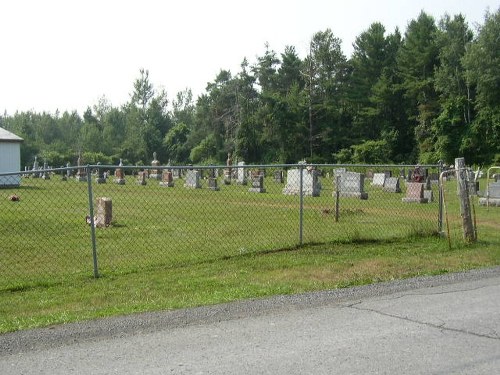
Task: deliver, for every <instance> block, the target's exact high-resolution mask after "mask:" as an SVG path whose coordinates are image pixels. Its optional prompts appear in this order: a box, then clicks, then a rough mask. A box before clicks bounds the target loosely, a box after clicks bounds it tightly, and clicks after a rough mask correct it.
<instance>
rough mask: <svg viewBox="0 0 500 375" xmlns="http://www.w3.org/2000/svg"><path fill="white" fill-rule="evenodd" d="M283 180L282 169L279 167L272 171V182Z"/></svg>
mask: <svg viewBox="0 0 500 375" xmlns="http://www.w3.org/2000/svg"><path fill="white" fill-rule="evenodd" d="M284 181H285V179H284V177H283V171H282V170H281V169H278V170H277V171H274V182H276V183H278V184H282V183H283V182H284Z"/></svg>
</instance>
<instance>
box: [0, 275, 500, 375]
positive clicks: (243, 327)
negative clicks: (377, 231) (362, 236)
mask: <svg viewBox="0 0 500 375" xmlns="http://www.w3.org/2000/svg"><path fill="white" fill-rule="evenodd" d="M499 369H500V268H491V269H486V270H480V271H472V272H467V273H460V274H450V275H445V276H439V277H424V278H415V279H411V280H405V281H395V282H391V283H382V284H376V285H371V286H366V287H360V288H350V289H343V290H336V291H328V292H322V293H312V294H304V295H297V296H278V297H274V298H270V299H265V300H256V301H244V302H238V303H231V304H225V305H218V306H213V307H203V308H197V309H188V310H178V311H173V312H162V313H153V314H139V315H133V316H127V317H119V318H113V319H102V320H97V321H92V322H85V323H79V324H69V325H63V326H56V327H52V328H50V329H41V330H31V331H24V332H17V333H13V334H7V335H0V374H3V375H7V374H170V373H171V374H287V375H290V374H368V373H369V374H386V373H387V374H494V373H498V372H499Z"/></svg>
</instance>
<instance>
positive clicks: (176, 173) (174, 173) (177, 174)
mask: <svg viewBox="0 0 500 375" xmlns="http://www.w3.org/2000/svg"><path fill="white" fill-rule="evenodd" d="M172 178H173V179H174V180H177V179H179V178H181V170H180V169H179V168H175V169H172Z"/></svg>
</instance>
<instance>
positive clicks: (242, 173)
mask: <svg viewBox="0 0 500 375" xmlns="http://www.w3.org/2000/svg"><path fill="white" fill-rule="evenodd" d="M244 166H245V162H244V161H240V162H238V179H237V180H236V183H237V184H238V185H246V184H247V173H246V172H247V170H246V169H245V168H243V167H244Z"/></svg>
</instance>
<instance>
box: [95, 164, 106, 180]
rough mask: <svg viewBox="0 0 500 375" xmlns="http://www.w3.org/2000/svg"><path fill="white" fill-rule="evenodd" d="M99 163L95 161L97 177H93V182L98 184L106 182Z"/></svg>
mask: <svg viewBox="0 0 500 375" xmlns="http://www.w3.org/2000/svg"><path fill="white" fill-rule="evenodd" d="M100 165H101V163H100V162H98V163H97V177H96V179H95V182H96V183H98V184H105V183H106V177H105V176H104V169H102V168H101V167H100Z"/></svg>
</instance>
